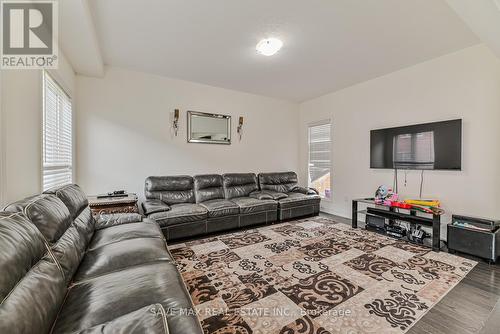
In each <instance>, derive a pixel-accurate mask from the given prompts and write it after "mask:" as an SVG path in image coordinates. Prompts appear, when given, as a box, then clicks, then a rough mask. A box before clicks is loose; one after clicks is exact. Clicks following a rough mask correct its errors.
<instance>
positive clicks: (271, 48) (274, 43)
mask: <svg viewBox="0 0 500 334" xmlns="http://www.w3.org/2000/svg"><path fill="white" fill-rule="evenodd" d="M282 46H283V42H282V41H280V40H279V39H277V38H266V39H263V40H261V41H260V42H259V43H257V46H256V47H255V49H256V50H257V52H259V53H260V54H261V55H264V56H272V55H273V54H275V53H276V52H278V51H279V49H281V47H282Z"/></svg>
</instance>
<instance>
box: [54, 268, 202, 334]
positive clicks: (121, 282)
mask: <svg viewBox="0 0 500 334" xmlns="http://www.w3.org/2000/svg"><path fill="white" fill-rule="evenodd" d="M156 303H159V304H161V305H162V306H163V307H164V308H165V310H168V312H167V321H168V327H169V329H170V331H171V332H172V333H193V334H194V333H203V332H202V330H201V328H200V324H199V321H198V319H197V318H196V315H194V314H193V315H186V314H185V313H182V314H180V312H179V310H182V311H186V310H188V311H192V310H190V308H191V307H192V303H191V300H190V297H189V294H188V292H187V291H186V288H185V286H184V283H183V281H182V278H181V277H180V275H179V273H178V271H177V269H176V267H175V265H174V264H173V263H170V262H166V261H160V262H155V263H150V264H145V265H142V266H137V267H133V268H129V269H126V270H122V271H119V272H114V273H110V274H108V275H103V276H99V277H96V278H95V279H91V280H87V281H83V282H81V283H79V284H76V285H74V286H72V287H71V289H70V290H69V292H68V294H67V297H66V301H65V303H64V305H63V307H62V308H61V311H60V313H59V317H58V319H57V321H56V323H55V325H54V331H53V333H73V332H79V331H82V330H84V329H87V328H91V327H93V326H95V325H99V324H102V323H105V322H108V321H111V320H113V319H116V318H118V317H120V316H122V315H124V314H128V313H130V312H133V311H135V310H138V309H140V308H142V307H144V306H148V305H151V304H156ZM192 312H193V313H194V311H192Z"/></svg>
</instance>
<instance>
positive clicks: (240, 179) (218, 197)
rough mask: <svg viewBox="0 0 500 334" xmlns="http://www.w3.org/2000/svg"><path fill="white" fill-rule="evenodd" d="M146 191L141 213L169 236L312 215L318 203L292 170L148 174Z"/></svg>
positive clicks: (191, 235) (173, 237)
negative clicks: (188, 174)
mask: <svg viewBox="0 0 500 334" xmlns="http://www.w3.org/2000/svg"><path fill="white" fill-rule="evenodd" d="M145 195H146V201H145V202H144V203H143V209H144V213H145V214H146V215H147V216H148V217H149V218H151V219H153V220H155V221H156V222H157V223H158V224H159V226H160V227H161V229H162V231H163V233H164V235H165V237H166V238H167V240H173V239H179V238H187V237H194V236H198V235H203V234H207V233H213V232H218V231H224V230H229V229H233V228H238V227H246V226H252V225H257V224H262V223H270V222H274V221H277V220H286V219H291V218H295V217H301V216H308V215H316V214H318V213H319V205H320V197H319V195H318V194H317V191H315V190H314V189H311V188H303V187H299V186H298V179H297V174H296V173H294V172H282V173H260V174H259V175H258V176H257V175H255V174H253V173H238V174H224V175H217V174H210V175H196V176H194V177H191V176H151V177H148V178H147V179H146V184H145Z"/></svg>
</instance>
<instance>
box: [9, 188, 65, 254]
mask: <svg viewBox="0 0 500 334" xmlns="http://www.w3.org/2000/svg"><path fill="white" fill-rule="evenodd" d="M5 211H7V212H12V213H14V212H24V214H25V215H26V216H27V217H28V218H29V220H30V221H31V222H32V223H33V224H35V226H36V227H37V228H38V229H39V230H40V232H42V235H43V236H44V237H45V240H47V241H48V242H49V243H50V244H53V243H55V242H57V240H59V238H61V236H62V235H63V234H64V232H66V230H67V229H68V228H69V227H70V226H71V223H72V221H73V219H72V218H71V215H70V213H69V210H68V208H67V207H66V205H64V203H63V202H62V201H61V200H60V199H59V198H57V197H56V196H53V195H48V194H42V195H36V196H32V197H27V198H25V199H22V200H19V201H17V202H14V203H12V204H9V205H8V206H7V207H6V208H5Z"/></svg>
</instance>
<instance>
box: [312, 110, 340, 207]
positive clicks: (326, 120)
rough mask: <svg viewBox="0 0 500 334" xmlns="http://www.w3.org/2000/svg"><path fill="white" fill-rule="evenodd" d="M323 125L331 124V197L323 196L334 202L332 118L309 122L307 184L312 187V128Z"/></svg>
mask: <svg viewBox="0 0 500 334" xmlns="http://www.w3.org/2000/svg"><path fill="white" fill-rule="evenodd" d="M322 125H330V198H328V197H326V196H321V194H320V196H321V200H322V201H326V202H333V194H334V192H333V177H332V176H333V173H332V170H333V122H332V120H331V119H330V118H328V119H323V120H319V121H315V122H310V123H308V124H307V186H308V187H311V184H310V175H311V174H310V167H311V166H310V165H311V146H310V138H311V132H310V131H311V128H312V127H315V126H322Z"/></svg>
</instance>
